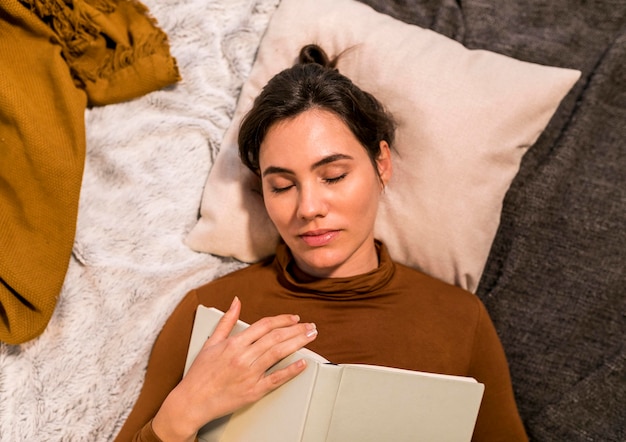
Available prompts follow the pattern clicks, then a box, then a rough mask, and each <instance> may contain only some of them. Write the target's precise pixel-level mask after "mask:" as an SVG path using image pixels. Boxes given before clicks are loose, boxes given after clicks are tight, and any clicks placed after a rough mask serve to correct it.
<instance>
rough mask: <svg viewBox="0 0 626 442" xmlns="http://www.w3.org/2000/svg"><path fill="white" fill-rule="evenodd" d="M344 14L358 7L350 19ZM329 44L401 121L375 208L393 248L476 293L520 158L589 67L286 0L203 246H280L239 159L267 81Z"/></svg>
mask: <svg viewBox="0 0 626 442" xmlns="http://www.w3.org/2000/svg"><path fill="white" fill-rule="evenodd" d="M345 17H351V20H350V21H349V22H346V21H345ZM309 43H316V44H319V45H320V46H321V47H322V48H323V49H324V50H325V51H326V52H327V53H328V54H329V56H331V57H334V56H336V55H339V54H341V55H340V58H339V62H338V64H337V68H338V69H339V71H340V72H341V73H343V74H344V75H346V76H348V77H349V78H350V79H352V80H353V81H354V82H355V83H356V84H357V85H359V86H360V87H361V88H363V89H364V90H366V91H368V92H370V93H372V94H374V95H375V96H376V97H377V98H378V99H379V100H381V102H382V103H383V105H385V106H386V107H387V108H388V109H389V110H390V111H391V113H392V114H393V116H394V117H395V119H396V120H397V122H398V130H397V139H396V143H395V145H394V148H395V151H394V155H393V156H394V167H393V168H394V171H393V177H392V180H391V182H390V183H389V185H388V186H387V187H386V189H385V192H384V193H383V198H382V200H381V204H380V208H379V210H378V217H377V219H376V232H375V234H376V237H377V238H379V239H381V240H383V241H384V242H385V244H386V245H387V247H388V248H389V251H390V253H391V256H392V258H393V259H395V260H396V261H398V262H401V263H403V264H406V265H409V266H412V267H416V268H419V269H420V270H422V271H424V272H426V273H428V274H430V275H433V276H435V277H437V278H440V279H442V280H444V281H446V282H449V283H451V284H456V285H458V286H460V287H463V288H466V289H468V290H471V291H473V290H475V289H476V287H477V286H478V281H479V280H480V276H481V274H482V271H483V267H484V265H485V262H486V260H487V255H488V253H489V249H490V247H491V243H492V241H493V237H494V236H495V234H496V230H497V228H498V222H499V219H500V210H501V207H502V200H503V198H504V194H505V193H506V190H507V189H508V187H509V185H510V183H511V180H512V179H513V177H514V176H515V174H516V173H517V170H518V167H519V163H520V160H521V158H522V155H523V154H524V153H525V152H526V150H527V149H528V148H529V147H530V146H531V145H532V144H533V143H534V142H535V141H536V139H537V137H538V136H539V134H540V133H541V131H542V130H543V129H544V128H545V126H546V125H547V124H548V121H549V120H550V118H551V117H552V115H553V113H554V111H555V110H556V108H557V106H558V105H559V103H560V101H561V99H562V98H563V97H564V96H565V94H566V93H567V92H568V91H569V89H570V88H571V87H572V86H573V84H574V83H575V82H576V80H577V79H578V76H579V72H577V71H573V70H565V69H560V68H551V67H546V66H539V65H536V64H531V63H525V62H520V61H518V60H514V59H512V58H509V57H505V56H502V55H499V54H495V53H493V52H488V51H469V50H467V49H465V48H464V47H463V46H462V45H460V44H459V43H458V42H456V41H454V40H452V39H449V38H447V37H444V36H442V35H440V34H437V33H435V32H432V31H430V30H426V29H423V28H420V27H417V26H413V25H407V24H405V23H402V22H401V21H398V20H395V19H393V18H391V17H389V16H388V15H385V14H380V13H378V12H376V11H374V10H373V9H371V8H369V7H368V6H366V5H363V4H361V3H358V2H356V1H352V0H283V1H282V2H281V4H280V6H279V7H278V10H277V11H276V13H275V14H274V16H273V17H272V20H271V22H270V24H269V28H268V31H267V33H266V34H265V36H264V37H263V40H262V42H261V47H260V48H259V53H258V57H257V59H256V62H255V64H254V67H253V69H252V72H251V75H250V78H249V79H248V80H247V82H246V83H245V85H244V87H243V90H242V93H241V96H240V101H239V104H238V106H237V110H236V113H235V117H234V119H233V123H232V124H231V126H230V128H229V129H228V131H227V132H226V135H225V137H224V140H223V142H222V145H221V149H220V153H219V155H218V157H217V159H216V163H215V166H214V167H213V168H212V170H211V173H210V175H209V178H208V180H207V184H206V187H205V190H204V195H203V200H202V207H201V214H202V217H201V218H200V220H199V222H198V224H197V225H196V226H195V227H194V229H193V230H192V231H191V233H190V235H189V237H188V238H187V242H188V244H189V245H190V246H191V247H192V248H194V249H195V250H199V251H203V252H209V253H214V254H217V255H223V256H233V257H235V258H238V259H240V260H243V261H248V262H250V261H255V260H258V259H261V258H264V257H266V256H268V255H271V254H272V253H274V249H275V247H276V243H277V242H278V233H277V232H276V230H275V229H274V228H273V226H272V224H271V222H270V220H269V217H268V216H267V213H266V211H265V208H264V206H263V201H262V199H261V198H260V194H259V191H258V189H255V187H258V186H256V185H255V175H254V174H253V173H252V172H250V171H249V170H248V169H247V168H246V167H245V166H243V164H242V163H241V161H239V158H238V156H237V133H238V128H239V125H240V122H241V118H242V117H243V115H244V114H245V113H246V112H247V111H248V109H249V108H250V107H251V105H252V101H253V100H254V98H255V97H256V96H257V95H258V93H259V91H260V88H261V87H263V85H265V83H267V81H268V80H269V79H270V78H271V77H272V76H273V75H275V74H276V73H278V72H280V71H281V70H283V69H285V68H287V67H289V66H291V65H293V62H294V60H295V59H297V56H298V52H299V50H300V48H302V47H303V46H305V45H306V44H309Z"/></svg>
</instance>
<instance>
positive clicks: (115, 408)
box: [0, 0, 276, 441]
mask: <svg viewBox="0 0 626 442" xmlns="http://www.w3.org/2000/svg"><path fill="white" fill-rule="evenodd" d="M146 5H147V6H148V7H149V9H150V11H151V13H152V14H153V15H154V16H155V17H156V18H157V20H158V23H159V25H160V26H161V27H162V28H163V29H164V30H165V31H166V32H167V33H168V35H169V37H170V43H171V46H172V53H173V55H174V56H175V57H176V58H177V62H178V64H179V67H180V69H181V75H182V77H183V80H182V82H181V83H180V84H178V85H176V86H174V87H171V88H169V89H167V90H162V91H159V92H155V93H152V94H149V95H147V96H145V97H143V98H140V99H137V100H134V101H130V102H127V103H123V104H118V105H110V106H106V107H103V108H97V109H93V110H90V111H88V112H87V113H86V115H85V119H86V120H85V122H86V128H87V160H86V164H85V173H84V180H83V185H82V189H81V195H80V207H79V216H78V224H77V232H76V240H75V243H74V248H73V253H72V257H71V260H70V263H69V270H68V274H67V277H66V279H65V283H64V286H63V289H62V291H61V294H60V297H59V301H58V304H57V306H56V309H55V311H54V314H53V316H52V318H51V320H50V322H49V324H48V327H47V328H46V330H45V331H44V333H43V334H42V335H41V336H40V337H39V338H38V339H35V340H33V341H30V342H27V343H25V344H23V345H19V346H14V345H7V344H5V343H2V344H0V440H2V441H26V440H41V441H59V440H72V441H81V440H82V441H106V440H110V439H112V437H113V436H114V434H115V432H116V429H117V428H118V427H119V426H120V425H121V423H122V422H123V420H124V417H125V414H126V413H127V412H128V411H129V410H130V406H131V405H132V403H133V402H134V400H135V397H136V395H137V394H138V391H139V388H140V385H141V382H142V380H143V374H144V369H145V364H146V362H147V357H148V353H149V351H150V348H151V347H152V344H153V342H154V339H155V337H156V334H157V333H158V331H159V330H160V328H161V326H162V324H163V322H164V320H165V318H166V317H167V316H168V314H169V312H170V310H171V309H172V308H173V307H174V306H175V305H176V303H177V302H178V299H180V298H181V297H182V296H183V295H184V294H185V293H186V292H187V291H188V290H189V289H191V288H192V287H195V286H197V285H200V284H202V283H204V282H206V281H208V280H210V279H212V278H214V277H215V276H217V275H218V274H222V273H225V272H228V271H230V270H233V269H234V268H237V267H239V266H240V264H237V263H230V262H226V261H222V260H219V259H217V258H215V257H212V256H210V255H207V254H198V253H195V252H193V251H191V250H190V249H189V248H188V247H187V246H185V245H184V244H183V238H184V236H185V235H186V234H187V231H188V230H189V229H190V228H191V226H192V225H193V223H194V222H195V221H196V213H197V211H198V207H199V204H200V195H201V192H202V187H203V185H204V182H205V180H206V176H207V173H208V169H209V167H210V164H211V160H212V158H213V157H214V156H215V154H216V151H217V148H218V146H219V140H220V139H221V138H222V136H223V133H224V130H225V128H226V127H227V126H228V124H229V122H230V117H231V116H232V112H233V110H234V107H235V102H236V97H237V94H238V88H239V87H240V86H241V83H242V81H243V79H244V77H245V76H246V75H247V74H248V71H249V69H250V66H251V64H252V60H253V57H254V52H255V50H256V47H257V46H258V42H259V38H260V35H261V33H262V32H263V30H264V27H265V26H266V24H267V20H268V18H269V14H270V12H272V11H273V9H274V8H275V6H276V1H275V0H271V1H248V0H239V1H232V0H229V1H227V2H225V1H222V2H206V1H205V0H191V1H188V2H186V3H180V2H179V1H177V0H172V1H163V0H159V1H151V2H146ZM3 41H4V38H3ZM57 110H60V109H57ZM50 113H51V114H54V111H53V110H50ZM81 115H82V112H81ZM3 256H4V255H3Z"/></svg>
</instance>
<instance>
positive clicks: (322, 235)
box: [300, 230, 339, 247]
mask: <svg viewBox="0 0 626 442" xmlns="http://www.w3.org/2000/svg"><path fill="white" fill-rule="evenodd" d="M337 235H339V230H314V231H310V232H306V233H303V234H302V235H300V238H302V240H303V241H304V242H305V243H306V244H307V245H308V246H310V247H321V246H325V245H327V244H328V243H330V242H331V241H332V240H333V239H335V238H336V237H337Z"/></svg>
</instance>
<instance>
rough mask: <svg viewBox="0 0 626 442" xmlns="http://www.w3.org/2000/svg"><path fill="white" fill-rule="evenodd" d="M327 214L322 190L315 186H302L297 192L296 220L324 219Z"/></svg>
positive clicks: (326, 205)
mask: <svg viewBox="0 0 626 442" xmlns="http://www.w3.org/2000/svg"><path fill="white" fill-rule="evenodd" d="M327 213H328V204H327V202H326V199H325V197H324V192H323V190H322V189H318V188H317V186H315V185H310V186H302V187H301V188H300V189H299V192H298V207H297V215H298V218H301V219H305V220H311V219H314V218H319V217H324V216H326V214H327Z"/></svg>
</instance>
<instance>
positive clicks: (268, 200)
mask: <svg viewBox="0 0 626 442" xmlns="http://www.w3.org/2000/svg"><path fill="white" fill-rule="evenodd" d="M263 202H264V205H265V211H266V212H267V215H268V216H269V218H270V220H271V221H272V222H273V223H274V225H275V226H276V228H278V229H279V230H280V227H281V225H282V224H285V223H286V222H287V221H288V220H289V204H288V202H287V201H286V198H280V199H278V198H276V195H274V193H272V192H271V191H268V192H265V190H264V191H263Z"/></svg>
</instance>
